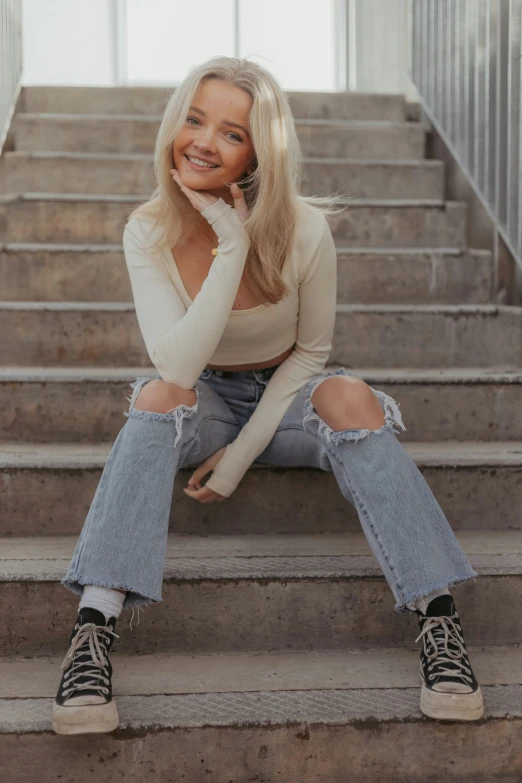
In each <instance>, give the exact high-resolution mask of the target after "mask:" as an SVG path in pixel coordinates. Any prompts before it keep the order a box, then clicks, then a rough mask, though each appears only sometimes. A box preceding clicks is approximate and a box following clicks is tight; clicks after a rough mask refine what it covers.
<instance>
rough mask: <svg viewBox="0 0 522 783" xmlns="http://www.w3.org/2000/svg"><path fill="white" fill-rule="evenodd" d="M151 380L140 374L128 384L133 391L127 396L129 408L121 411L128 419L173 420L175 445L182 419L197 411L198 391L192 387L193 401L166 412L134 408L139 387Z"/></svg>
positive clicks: (190, 416) (165, 421) (178, 437)
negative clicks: (190, 403)
mask: <svg viewBox="0 0 522 783" xmlns="http://www.w3.org/2000/svg"><path fill="white" fill-rule="evenodd" d="M151 380H153V379H152V378H148V377H145V376H142V377H139V378H137V379H136V380H135V381H134V382H133V383H131V384H130V386H131V388H132V389H133V392H132V394H131V395H130V396H129V397H127V399H128V401H129V410H128V411H123V414H124V416H126V417H127V418H129V419H141V420H142V421H148V422H153V421H154V422H164V423H167V422H171V423H172V422H174V423H175V425H176V437H175V440H174V446H175V445H176V444H177V443H178V441H179V439H180V438H181V427H182V422H183V420H184V419H190V418H192V417H193V416H195V415H196V414H197V412H198V407H199V395H200V391H199V389H197V388H196V387H194V389H192V391H194V392H195V402H194V403H193V404H192V405H187V404H185V403H180V404H179V405H176V406H175V407H174V408H171V409H170V410H168V411H167V412H166V413H161V412H159V411H147V410H142V409H141V408H136V400H137V399H138V395H139V394H140V391H141V389H142V388H143V387H144V386H145V384H147V383H148V382H149V381H151Z"/></svg>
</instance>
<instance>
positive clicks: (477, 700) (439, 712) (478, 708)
mask: <svg viewBox="0 0 522 783" xmlns="http://www.w3.org/2000/svg"><path fill="white" fill-rule="evenodd" d="M420 708H421V712H423V713H424V714H425V715H427V716H428V717H429V718H437V719H439V720H479V718H482V716H483V715H484V699H483V698H482V691H481V689H480V687H479V688H478V690H477V691H476V692H475V693H437V692H436V691H431V690H429V688H426V685H425V684H424V680H423V679H422V677H421V697H420Z"/></svg>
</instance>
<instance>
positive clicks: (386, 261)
mask: <svg viewBox="0 0 522 783" xmlns="http://www.w3.org/2000/svg"><path fill="white" fill-rule="evenodd" d="M381 250H382V249H381ZM337 259H338V266H337V269H338V275H337V301H338V302H339V303H340V304H341V303H344V304H350V303H353V304H357V303H359V304H372V303H374V304H403V305H405V304H408V303H411V304H436V303H441V304H442V303H445V304H457V303H458V304H473V303H476V304H484V303H487V302H490V301H491V286H492V272H493V268H492V262H491V254H490V253H489V252H488V251H464V252H460V251H458V250H455V251H454V252H451V251H450V249H447V250H446V251H444V249H442V250H431V251H430V250H429V249H427V250H423V251H419V250H416V249H415V248H414V249H413V250H412V249H410V250H409V251H408V250H406V249H400V248H399V249H398V250H397V251H396V252H395V253H394V252H392V251H386V252H380V253H379V252H377V249H376V248H369V249H368V250H367V252H364V251H363V250H362V249H359V250H357V248H354V249H353V250H352V248H338V253H337ZM0 277H1V279H2V282H3V286H2V299H3V301H49V302H53V301H58V302H61V301H79V302H84V301H89V302H96V301H98V302H112V301H114V302H127V301H131V300H132V292H131V286H130V280H129V275H128V272H127V267H126V264H125V259H124V257H123V251H122V248H121V246H119V245H114V246H112V245H105V246H104V245H94V244H91V245H88V244H87V245H81V244H66V243H63V244H56V243H50V242H43V243H27V242H11V243H4V244H3V246H2V245H0ZM375 280H380V281H382V284H381V285H379V286H376V285H375Z"/></svg>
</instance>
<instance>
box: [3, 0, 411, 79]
mask: <svg viewBox="0 0 522 783" xmlns="http://www.w3.org/2000/svg"><path fill="white" fill-rule="evenodd" d="M3 4H4V5H5V0H3ZM7 4H8V5H9V3H7ZM409 15H410V16H411V8H410V7H409V3H408V2H407V1H406V0H386V2H384V3H383V2H382V0H350V1H349V2H346V1H345V0H284V2H281V0H263V2H262V3H256V2H252V0H218V2H216V0H199V1H198V3H197V4H193V5H191V4H189V3H187V2H176V0H90V2H88V3H87V2H83V3H78V2H74V3H71V2H70V0H45V2H42V0H23V2H22V19H21V23H22V28H23V36H24V41H25V46H24V47H23V59H22V61H23V73H24V84H78V85H80V84H88V85H106V86H117V85H163V84H167V85H171V84H176V83H179V82H180V81H181V80H182V79H184V78H185V76H186V74H187V72H188V71H189V70H190V68H192V67H193V66H194V65H196V64H198V63H200V62H201V61H203V60H206V59H207V58H208V57H210V56H213V55H215V54H221V55H227V56H229V57H248V58H249V59H252V60H255V61H257V62H259V63H260V64H262V65H264V67H265V68H267V69H268V70H270V71H271V72H272V73H273V74H274V75H275V76H276V77H277V78H278V79H279V80H280V82H281V83H282V84H283V86H284V87H285V88H286V89H288V90H314V91H323V90H324V91H326V90H345V89H352V90H353V89H357V90H364V91H369V90H370V91H374V90H375V91H387V92H388V91H389V92H403V91H404V90H406V89H408V80H407V79H406V78H405V72H406V70H407V69H408V64H409V63H408V47H407V46H406V40H405V39H406V37H407V35H408V16H409ZM65 63H66V64H67V66H66V67H64V64H65Z"/></svg>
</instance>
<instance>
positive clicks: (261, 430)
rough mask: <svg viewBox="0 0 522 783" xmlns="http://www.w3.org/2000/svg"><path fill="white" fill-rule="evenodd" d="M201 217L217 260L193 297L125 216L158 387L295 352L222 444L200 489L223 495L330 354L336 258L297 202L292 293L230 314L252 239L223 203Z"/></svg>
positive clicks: (167, 259)
mask: <svg viewBox="0 0 522 783" xmlns="http://www.w3.org/2000/svg"><path fill="white" fill-rule="evenodd" d="M201 214H202V215H203V217H205V218H206V219H207V221H208V222H209V223H210V225H212V227H213V229H214V231H215V233H216V235H217V237H218V253H217V255H216V256H215V258H214V260H213V262H212V266H211V267H210V271H209V273H208V275H207V277H206V279H205V281H204V283H203V285H202V286H201V290H200V291H199V292H198V294H197V296H196V298H195V299H194V300H191V299H190V297H189V296H188V294H187V291H186V289H185V287H184V285H183V282H182V279H181V276H180V274H179V271H178V268H177V266H176V263H175V260H174V258H173V256H172V252H171V250H170V248H166V249H165V250H163V251H162V252H160V253H154V254H152V253H151V251H149V250H147V245H148V244H152V242H151V240H152V239H153V238H154V239H155V237H153V234H152V231H151V230H152V225H151V224H150V223H148V221H144V220H143V219H141V218H136V217H133V218H131V219H130V220H129V221H128V222H127V224H126V226H125V229H124V232H123V248H124V253H125V260H126V263H127V268H128V271H129V276H130V281H131V286H132V293H133V298H134V304H135V307H136V315H137V319H138V324H139V327H140V330H141V333H142V336H143V339H144V342H145V346H146V348H147V352H148V355H149V357H150V359H151V361H152V364H153V365H154V366H155V367H156V369H157V370H158V373H159V374H160V375H161V377H162V379H163V380H164V381H167V382H168V383H175V384H177V385H178V386H180V387H181V388H183V389H191V388H193V387H194V385H195V383H196V381H197V380H198V378H199V376H200V375H201V373H202V372H203V370H204V369H205V367H206V366H207V364H214V365H218V366H223V367H225V366H227V367H228V366H229V367H230V369H232V370H233V369H234V365H241V364H248V363H250V362H252V363H257V362H262V361H266V360H269V359H271V358H273V357H276V356H278V355H280V354H281V353H283V352H284V351H285V350H287V349H288V348H290V347H291V346H293V345H294V343H295V347H294V350H293V351H292V353H291V354H290V355H289V356H288V357H287V358H286V359H285V360H284V361H283V362H282V363H281V364H280V365H279V367H278V368H277V370H276V371H275V372H274V374H273V375H272V377H271V378H270V380H269V382H268V384H267V385H266V387H265V390H264V392H263V394H262V396H261V399H260V401H259V403H258V405H257V407H256V410H255V411H254V413H253V414H252V416H251V417H250V419H249V420H248V422H247V423H246V424H245V425H244V427H243V428H242V429H241V431H240V432H239V434H238V436H237V437H236V438H235V440H233V441H232V442H231V443H229V444H228V445H227V446H226V450H225V453H224V455H223V457H222V458H221V460H220V461H219V463H218V464H217V465H216V467H215V468H214V470H213V472H212V473H211V475H210V478H209V479H208V480H207V482H206V486H207V487H209V488H210V489H212V490H214V491H215V492H218V493H219V494H221V495H224V496H225V497H229V496H230V495H231V494H232V493H233V492H234V490H235V488H236V487H237V485H238V484H239V482H240V481H241V479H242V478H243V476H244V474H245V473H246V471H247V470H248V468H249V467H250V465H251V464H252V462H253V461H254V460H255V459H256V457H258V456H259V455H260V454H261V453H262V452H263V451H264V449H265V448H266V447H267V446H268V444H269V443H270V441H271V439H272V437H273V436H274V434H275V431H276V430H277V427H278V425H279V423H280V422H281V419H282V418H283V416H284V414H285V412H286V411H287V409H288V407H289V406H290V404H291V402H292V401H293V400H294V398H295V397H296V395H297V393H298V392H299V391H300V390H301V389H302V387H303V386H304V384H306V383H307V382H308V381H309V380H311V379H312V378H313V377H314V375H316V374H318V373H320V372H321V371H322V370H323V369H324V366H325V364H326V362H327V360H328V357H329V355H330V352H331V348H332V336H333V330H334V323H335V312H336V302H337V253H336V249H335V244H334V240H333V237H332V234H331V230H330V227H329V225H328V222H327V220H326V218H325V217H324V215H323V214H322V213H321V212H319V211H318V210H316V209H314V208H313V207H311V206H310V205H308V204H306V203H305V202H302V201H300V202H299V207H298V214H297V230H296V234H295V240H294V243H293V247H292V251H291V252H290V254H289V255H288V257H287V258H286V260H285V263H284V266H283V270H282V275H283V278H284V280H285V282H286V283H287V284H288V286H289V290H290V294H289V295H288V296H286V297H285V298H283V299H282V300H281V301H279V302H277V303H276V304H270V305H264V304H262V305H259V306H257V307H253V308H250V309H249V310H232V306H233V304H234V300H235V297H236V294H237V290H238V288H239V284H240V282H241V278H242V274H243V270H244V266H245V261H246V257H247V253H248V249H249V247H250V239H249V237H248V234H247V233H246V230H245V229H244V227H243V224H242V222H241V220H240V218H239V216H238V214H237V213H236V212H235V210H234V209H233V208H232V207H231V206H230V205H229V204H227V203H226V202H225V201H224V200H223V199H221V198H220V199H219V200H218V201H216V202H215V203H214V204H211V205H210V206H209V207H207V208H206V209H204V210H203V211H202V212H201Z"/></svg>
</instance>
